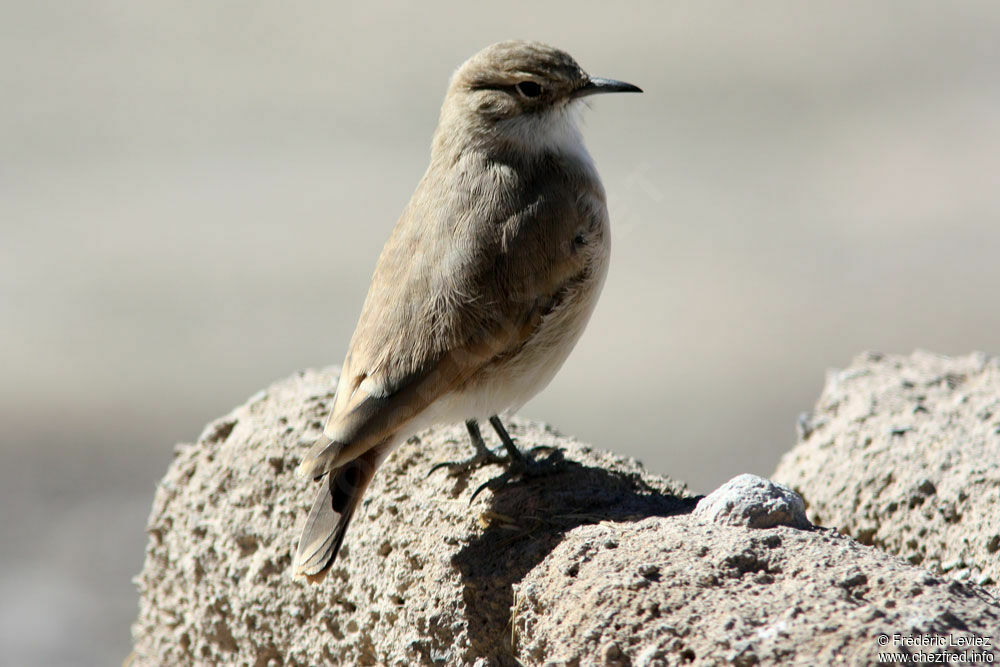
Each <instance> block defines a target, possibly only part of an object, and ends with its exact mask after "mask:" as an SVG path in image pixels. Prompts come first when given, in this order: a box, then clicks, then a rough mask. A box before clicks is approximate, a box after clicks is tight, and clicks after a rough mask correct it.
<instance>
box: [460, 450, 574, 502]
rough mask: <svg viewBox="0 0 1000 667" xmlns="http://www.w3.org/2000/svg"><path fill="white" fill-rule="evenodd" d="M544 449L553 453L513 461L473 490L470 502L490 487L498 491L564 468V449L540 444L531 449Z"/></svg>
mask: <svg viewBox="0 0 1000 667" xmlns="http://www.w3.org/2000/svg"><path fill="white" fill-rule="evenodd" d="M543 449H547V450H550V451H551V452H552V453H551V454H549V455H548V456H546V457H545V458H544V459H541V460H538V459H533V458H528V457H526V456H522V458H520V459H515V460H513V461H511V463H510V464H509V465H508V466H507V470H505V471H504V472H503V474H501V475H498V476H497V477H494V478H493V479H490V480H487V481H485V482H483V483H482V484H480V485H479V486H478V487H477V488H476V490H475V491H473V492H472V497H471V498H469V504H470V505H471V504H472V503H473V501H475V499H476V496H478V495H479V494H480V493H482V491H483V490H484V489H490V490H491V491H493V492H496V491H499V490H500V489H502V488H503V487H505V486H507V485H508V484H511V483H516V482H523V481H525V480H529V479H533V478H536V477H545V476H546V475H554V474H555V473H557V472H559V471H560V470H562V468H563V464H564V463H565V462H566V461H565V459H564V458H563V455H562V450H561V449H559V448H557V447H545V446H540V447H534V448H532V449H531V451H532V452H535V451H539V450H543Z"/></svg>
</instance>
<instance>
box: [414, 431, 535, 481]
mask: <svg viewBox="0 0 1000 667" xmlns="http://www.w3.org/2000/svg"><path fill="white" fill-rule="evenodd" d="M490 421H491V423H492V419H491V420H490ZM499 421H500V420H497V422H498V423H499ZM465 428H466V429H468V431H469V439H470V440H471V441H472V446H473V447H475V448H476V453H475V454H473V455H472V456H471V457H470V458H467V459H465V460H463V461H444V462H443V463H438V464H436V465H435V466H434V467H432V468H431V469H430V472H428V473H427V475H428V476H430V475H431V474H433V473H434V471H436V470H439V469H441V468H448V475H449V476H452V477H454V476H456V475H462V474H464V473H467V472H469V471H470V470H475V469H476V468H479V467H481V466H484V465H489V464H491V463H503V462H505V461H507V459H505V458H504V457H502V456H498V455H497V454H495V453H493V451H492V450H491V449H490V448H489V447H487V446H486V442H485V441H483V434H482V433H480V432H479V422H477V421H476V420H475V419H470V420H468V421H467V422H465ZM494 428H495V427H494ZM501 428H503V425H501ZM504 435H505V436H507V439H508V440H510V436H509V435H507V432H506V431H504ZM506 444H507V443H506V442H505V443H504V446H506ZM510 446H511V447H514V443H513V442H511V445H510ZM514 449H515V451H516V450H517V448H516V447H514ZM508 451H509V450H508ZM520 454H521V453H520V452H518V455H519V456H520Z"/></svg>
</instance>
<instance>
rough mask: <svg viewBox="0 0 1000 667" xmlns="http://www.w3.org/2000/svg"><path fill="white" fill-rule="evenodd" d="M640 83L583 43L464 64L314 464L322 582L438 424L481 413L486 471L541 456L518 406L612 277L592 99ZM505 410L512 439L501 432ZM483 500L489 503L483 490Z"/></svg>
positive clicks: (314, 534) (311, 530)
mask: <svg viewBox="0 0 1000 667" xmlns="http://www.w3.org/2000/svg"><path fill="white" fill-rule="evenodd" d="M619 92H636V93H640V92H642V90H641V89H640V88H639V87H638V86H635V85H633V84H630V83H625V82H623V81H617V80H614V79H606V78H601V77H593V76H590V75H588V74H587V73H586V72H585V71H584V70H583V69H582V68H581V67H580V66H579V65H578V64H577V62H576V61H575V60H574V59H573V58H572V57H571V56H570V55H569V54H568V53H566V52H564V51H562V50H559V49H557V48H554V47H551V46H548V45H546V44H543V43H540V42H533V41H522V40H514V41H504V42H498V43H496V44H493V45H491V46H488V47H486V48H484V49H483V50H481V51H479V52H478V53H476V54H475V55H473V56H472V57H471V58H469V59H468V60H467V61H465V62H464V63H463V64H462V65H461V66H460V67H459V68H458V69H457V70H456V71H455V72H454V74H453V75H452V77H451V80H450V83H449V86H448V90H447V93H446V95H445V98H444V102H443V104H442V107H441V113H440V117H439V120H438V125H437V130H436V131H435V133H434V136H433V139H432V142H431V156H430V164H429V166H428V168H427V171H426V172H425V173H424V175H423V177H422V178H421V180H420V181H419V183H418V185H417V187H416V190H415V191H414V193H413V195H412V198H411V199H410V201H409V203H408V204H407V206H406V207H405V209H404V210H403V212H402V214H401V216H400V217H399V219H398V221H397V222H396V225H395V227H394V228H393V230H392V232H391V235H390V237H389V239H388V240H387V241H386V243H385V246H384V247H383V249H382V252H381V254H380V255H379V258H378V262H377V264H376V268H375V272H374V274H373V277H372V281H371V285H370V287H369V290H368V295H367V297H366V299H365V302H364V305H363V306H362V309H361V314H360V317H359V319H358V323H357V327H356V329H355V331H354V334H353V336H352V337H351V341H350V344H349V346H348V352H347V355H346V357H345V359H344V363H343V365H342V367H341V375H340V379H339V381H338V383H337V388H336V393H335V396H334V399H333V403H332V408H331V410H330V414H329V417H328V419H327V422H326V426H325V427H324V429H323V433H322V435H321V436H320V437H319V438H318V439H317V440H316V442H315V443H314V444H313V445H312V447H311V448H310V450H309V451H308V453H307V454H306V455H305V456H304V457H303V459H302V461H301V463H300V465H299V466H298V474H299V475H300V476H301V477H304V478H306V479H311V480H314V481H315V482H317V483H318V491H317V493H316V499H315V501H314V503H313V505H312V509H311V510H310V512H309V514H308V516H307V518H306V522H305V525H304V527H303V529H302V533H301V536H300V538H299V543H298V549H297V552H296V556H295V559H294V563H293V571H294V574H295V575H298V576H303V577H306V578H307V579H309V580H311V581H319V580H321V579H322V578H323V576H324V575H325V573H326V572H327V571H328V570H329V568H330V567H331V565H332V564H333V562H334V561H335V559H336V557H337V553H338V552H339V550H340V547H341V545H342V544H343V541H344V536H345V532H346V530H347V527H348V524H349V523H350V521H351V518H352V515H353V514H354V511H355V509H356V508H357V506H358V503H359V501H360V499H361V498H362V496H363V495H364V493H365V491H366V489H367V487H368V485H369V483H370V482H371V480H372V478H373V477H374V475H375V472H376V470H377V468H378V466H379V465H380V464H381V463H382V462H383V461H384V460H385V458H386V456H387V455H388V454H389V453H390V452H391V451H392V450H393V449H394V448H395V447H397V446H399V445H400V444H402V443H403V442H405V441H407V440H408V439H409V438H410V437H411V436H413V435H415V434H417V433H419V432H421V431H423V430H425V429H426V428H428V427H430V426H433V425H438V424H448V423H459V422H465V425H466V427H467V430H468V432H469V436H470V439H471V441H472V444H473V447H474V448H475V454H474V456H473V457H472V458H471V459H469V460H467V461H464V462H458V463H455V464H448V465H451V466H453V467H456V468H468V467H470V466H476V465H480V464H487V463H499V462H506V463H507V464H508V465H509V466H511V467H512V468H517V469H520V470H524V469H526V468H527V467H528V466H529V463H530V462H529V461H528V459H527V457H526V456H525V455H523V454H522V453H521V452H520V451H519V450H518V448H517V446H516V444H515V443H514V442H513V439H512V438H511V437H510V435H509V434H508V433H507V431H506V429H505V428H504V426H503V422H502V421H501V419H500V415H502V414H503V415H506V414H510V413H512V412H514V411H516V410H517V409H518V408H520V407H521V406H522V405H523V404H524V403H525V402H527V401H528V400H529V399H530V398H532V397H533V396H535V395H536V394H537V393H538V392H539V391H541V390H542V389H543V388H544V387H545V386H546V385H547V384H548V383H549V381H550V380H551V379H552V378H553V376H554V375H555V374H556V372H557V371H558V370H559V368H560V367H561V366H562V364H563V362H564V361H565V360H566V358H567V356H568V355H569V353H570V351H571V350H572V348H573V347H574V345H575V344H576V342H577V340H578V339H579V337H580V335H581V333H582V332H583V330H584V327H585V326H586V324H587V322H588V320H589V319H590V316H591V313H592V312H593V310H594V306H595V304H596V302H597V299H598V295H599V294H600V292H601V288H602V286H603V284H604V279H605V276H606V274H607V269H608V260H609V254H610V230H609V221H608V209H607V203H606V195H605V191H604V186H603V185H602V183H601V179H600V177H599V176H598V173H597V170H596V168H595V166H594V162H593V160H592V159H591V157H590V154H589V153H588V152H587V149H586V147H585V146H584V143H583V138H582V135H581V131H580V124H579V123H580V114H581V107H582V106H583V104H581V101H582V100H584V99H585V98H587V97H589V96H591V95H595V94H598V93H619ZM484 419H488V420H489V423H490V424H491V426H493V428H494V430H495V431H496V432H497V434H498V436H499V437H500V439H501V441H502V443H503V446H504V448H505V449H506V451H507V456H506V457H503V458H501V457H499V456H497V455H496V454H494V453H493V452H492V451H490V450H489V448H488V447H486V445H485V443H484V441H483V437H482V434H481V432H480V429H479V421H480V420H484ZM470 502H471V501H470Z"/></svg>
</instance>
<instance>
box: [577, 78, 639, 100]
mask: <svg viewBox="0 0 1000 667" xmlns="http://www.w3.org/2000/svg"><path fill="white" fill-rule="evenodd" d="M641 92H642V88H640V87H639V86H633V85H632V84H631V83H625V82H624V81H615V80H614V79H602V78H601V77H599V76H592V77H590V81H588V82H587V83H586V84H584V85H583V86H581V87H580V88H577V89H576V90H575V91H573V97H586V96H587V95H596V94H597V93H641Z"/></svg>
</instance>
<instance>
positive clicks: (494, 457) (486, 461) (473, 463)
mask: <svg viewBox="0 0 1000 667" xmlns="http://www.w3.org/2000/svg"><path fill="white" fill-rule="evenodd" d="M504 463H507V457H506V456H500V455H498V454H494V453H493V452H491V451H490V450H486V451H483V452H477V453H476V454H475V455H474V456H471V457H469V458H467V459H465V460H462V461H442V462H441V463H436V464H434V465H433V466H431V469H430V470H428V471H427V476H428V477H430V476H431V475H433V474H434V473H435V472H437V471H438V470H440V469H441V468H447V469H448V476H449V477H459V476H461V475H465V474H467V473H469V472H471V471H473V470H476V469H477V468H481V467H483V466H488V465H493V464H498V465H503V464H504Z"/></svg>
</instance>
